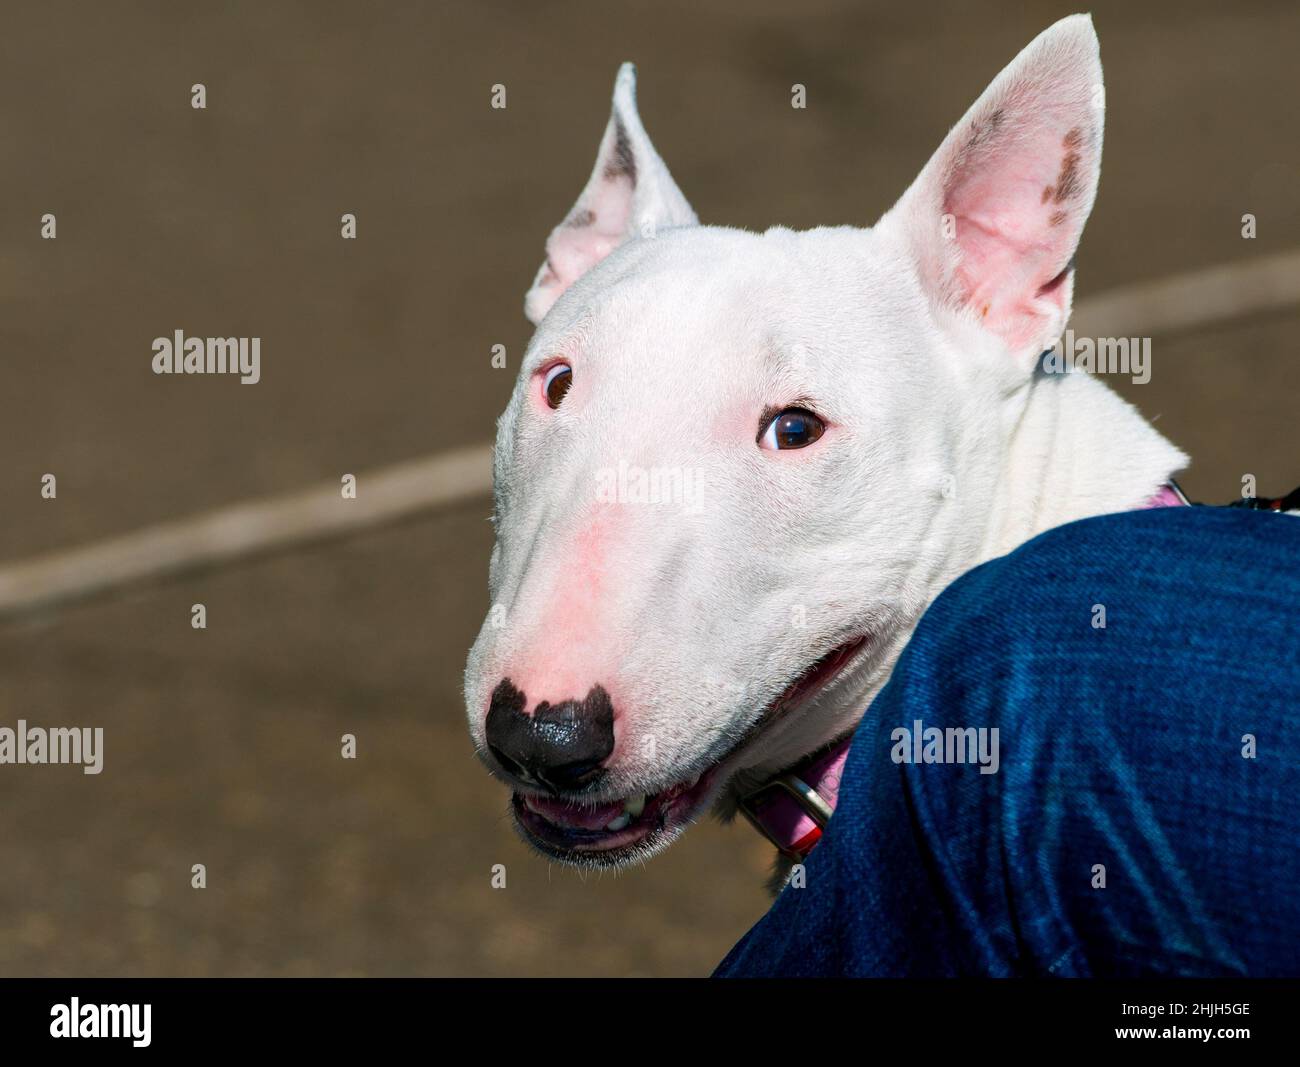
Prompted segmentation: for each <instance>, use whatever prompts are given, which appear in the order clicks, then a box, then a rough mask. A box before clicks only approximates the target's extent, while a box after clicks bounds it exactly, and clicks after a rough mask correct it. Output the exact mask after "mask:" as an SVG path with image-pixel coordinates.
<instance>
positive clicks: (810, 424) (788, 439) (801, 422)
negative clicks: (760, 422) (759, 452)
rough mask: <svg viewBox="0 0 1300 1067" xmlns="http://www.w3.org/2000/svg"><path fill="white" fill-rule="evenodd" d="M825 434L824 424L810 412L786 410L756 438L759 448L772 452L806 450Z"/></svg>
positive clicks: (797, 409) (775, 417) (776, 416)
mask: <svg viewBox="0 0 1300 1067" xmlns="http://www.w3.org/2000/svg"><path fill="white" fill-rule="evenodd" d="M825 432H826V424H825V423H824V422H822V420H821V419H819V418H818V417H817V416H816V415H814V414H813V413H812V412H811V411H805V410H804V409H803V408H786V409H785V410H784V411H783V412H781V413H780V414H779V415H775V416H773V417H772V420H771V421H770V422H769V423H768V424H767V426H765V427H764V428H763V430H762V432H761V433H760V434H759V436H758V444H759V447H761V448H770V449H771V450H772V451H773V452H776V451H779V450H781V449H786V448H806V447H807V446H808V445H810V444H812V443H813V442H814V441H816V440H817V439H818V438H819V437H821V435H822V434H823V433H825Z"/></svg>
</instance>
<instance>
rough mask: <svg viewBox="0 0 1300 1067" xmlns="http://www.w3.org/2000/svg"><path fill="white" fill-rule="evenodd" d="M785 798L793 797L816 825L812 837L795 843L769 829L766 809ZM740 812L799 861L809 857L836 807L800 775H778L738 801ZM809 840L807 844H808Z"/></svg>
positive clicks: (780, 850)
mask: <svg viewBox="0 0 1300 1067" xmlns="http://www.w3.org/2000/svg"><path fill="white" fill-rule="evenodd" d="M781 797H789V798H790V799H792V800H793V801H794V803H795V804H796V805H797V806H798V807H799V808H800V810H801V811H803V813H804V814H805V815H807V816H808V818H809V819H811V820H812V822H813V823H814V824H815V826H816V835H815V836H814V835H813V834H809V835H808V837H809V838H811V840H808V838H805V839H804V840H802V841H799V842H796V843H795V844H793V845H791V844H790V843H789V842H788V841H785V840H782V839H779V838H778V837H777V836H776V834H774V833H773V832H772V830H770V829H769V828H768V825H767V823H766V822H765V821H764V819H763V811H764V809H765V808H766V807H767V806H768V805H769V804H771V803H772V802H773V801H774V800H776V799H778V798H781ZM737 805H738V807H739V808H740V812H741V814H742V815H744V816H745V818H746V819H748V820H749V822H750V824H751V825H752V826H753V827H754V829H755V830H757V831H758V832H759V833H760V834H762V835H763V836H764V837H765V838H767V839H768V841H770V842H771V843H772V844H773V845H774V846H775V847H776V849H777V851H778V852H780V853H781V854H782V855H783V856H786V857H788V858H789V859H792V860H794V861H796V862H799V861H802V860H803V859H805V858H806V857H807V855H808V853H809V852H811V851H812V849H813V846H814V845H815V844H816V843H817V841H818V839H820V837H821V833H822V831H823V830H824V829H825V828H826V824H827V823H828V822H830V818H831V816H832V815H833V814H834V813H835V809H834V808H833V807H832V806H831V804H830V803H829V802H828V801H827V799H826V798H825V797H824V796H822V795H821V794H820V793H819V792H817V790H816V789H814V788H813V787H812V786H810V785H809V784H808V783H807V782H805V781H804V780H803V779H802V778H800V777H799V776H798V775H796V774H779V775H777V776H776V777H775V778H772V779H771V780H769V781H767V782H764V783H763V784H762V785H760V786H759V787H758V788H757V789H753V790H751V791H750V792H748V793H746V794H745V795H744V796H742V797H740V798H739V799H738V800H737ZM805 842H807V843H806V845H805Z"/></svg>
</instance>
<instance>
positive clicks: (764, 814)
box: [740, 481, 1188, 863]
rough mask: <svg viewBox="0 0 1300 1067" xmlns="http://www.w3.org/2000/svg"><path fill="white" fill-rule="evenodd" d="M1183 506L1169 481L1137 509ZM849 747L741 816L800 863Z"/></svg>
mask: <svg viewBox="0 0 1300 1067" xmlns="http://www.w3.org/2000/svg"><path fill="white" fill-rule="evenodd" d="M1187 503H1188V500H1187V498H1186V497H1185V496H1183V491H1182V490H1181V489H1179V488H1178V485H1177V484H1176V483H1175V482H1173V481H1171V482H1169V484H1168V485H1164V486H1161V488H1160V491H1159V492H1158V493H1156V495H1155V496H1153V497H1152V498H1151V499H1150V500H1148V501H1147V502H1146V503H1145V504H1143V505H1142V508H1141V509H1139V510H1143V509H1146V508H1177V507H1182V506H1184V505H1185V504H1187ZM852 744H853V735H852V734H849V735H848V736H847V737H842V738H840V740H838V741H836V742H834V743H832V744H831V745H830V746H829V747H828V748H824V749H822V750H820V751H819V752H817V753H814V754H813V755H812V756H810V757H808V758H807V759H805V760H801V761H800V762H799V763H796V764H795V765H794V766H793V767H791V768H790V769H789V770H787V771H784V772H782V773H781V774H778V775H776V777H774V778H771V779H769V780H768V781H766V782H764V783H763V784H762V785H760V786H759V787H758V788H757V789H754V790H752V791H751V792H749V793H746V794H745V795H744V796H743V797H741V798H740V811H741V813H742V814H743V815H744V816H745V817H746V818H747V819H749V821H750V822H751V823H753V824H754V828H755V829H756V830H758V832H759V833H760V834H762V835H763V836H764V837H766V838H767V839H768V840H769V841H771V842H772V844H774V845H775V846H776V847H777V849H778V851H780V853H781V854H782V855H783V856H786V857H788V858H789V859H792V860H794V861H795V862H796V863H798V862H801V861H802V860H804V859H806V858H807V856H808V853H810V852H811V851H812V850H813V849H814V848H816V847H817V842H819V841H820V840H821V836H822V831H823V830H824V829H825V827H826V824H827V823H828V822H829V821H830V818H831V816H832V815H833V814H834V813H835V803H836V801H837V800H838V799H839V795H840V779H841V777H842V776H843V774H844V764H845V763H846V762H847V761H848V758H849V748H850V746H851V745H852Z"/></svg>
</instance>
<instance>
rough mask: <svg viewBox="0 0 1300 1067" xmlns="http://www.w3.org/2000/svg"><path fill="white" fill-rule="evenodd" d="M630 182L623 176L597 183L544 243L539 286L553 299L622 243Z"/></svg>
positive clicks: (631, 191)
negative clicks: (593, 189)
mask: <svg viewBox="0 0 1300 1067" xmlns="http://www.w3.org/2000/svg"><path fill="white" fill-rule="evenodd" d="M632 194H633V186H632V180H631V178H630V177H629V176H627V175H626V174H619V175H617V176H614V177H610V178H606V179H605V180H604V181H602V182H600V183H599V184H598V185H597V186H596V189H595V191H594V193H593V194H592V196H591V198H590V200H589V201H588V202H587V203H584V204H583V205H582V206H581V207H580V208H579V209H578V210H577V211H575V212H574V214H573V215H572V216H571V217H570V218H569V220H568V221H566V222H565V223H564V224H563V225H562V226H560V227H559V228H558V229H556V230H555V231H553V232H552V233H551V236H550V237H549V238H548V239H547V241H546V266H547V274H546V276H545V277H543V279H542V282H541V287H542V288H544V289H547V290H548V291H550V293H551V295H552V299H558V298H559V296H560V294H561V293H563V292H564V291H565V290H566V289H568V288H569V286H571V285H572V284H573V283H574V282H576V281H577V280H578V279H579V278H581V277H582V276H583V275H584V274H586V273H587V271H589V270H590V269H591V268H592V267H594V266H595V265H596V264H597V263H599V262H600V261H601V260H602V259H604V258H605V257H606V256H607V255H609V254H610V253H611V252H612V251H614V249H615V248H617V247H618V246H619V245H620V244H622V243H623V241H624V239H625V238H626V237H627V224H628V219H629V218H630V217H631V214H632Z"/></svg>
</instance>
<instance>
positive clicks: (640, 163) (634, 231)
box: [524, 63, 699, 324]
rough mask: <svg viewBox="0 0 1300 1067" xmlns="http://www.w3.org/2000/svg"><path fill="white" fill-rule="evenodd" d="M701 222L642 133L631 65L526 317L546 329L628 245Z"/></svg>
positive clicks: (550, 245)
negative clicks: (575, 291)
mask: <svg viewBox="0 0 1300 1067" xmlns="http://www.w3.org/2000/svg"><path fill="white" fill-rule="evenodd" d="M698 221H699V220H698V219H697V218H696V217H695V212H694V211H692V210H691V205H690V204H688V203H687V202H686V197H684V196H683V195H682V192H681V190H680V189H678V188H677V185H676V183H675V182H674V181H673V179H672V175H671V174H669V173H668V168H667V166H665V165H664V161H663V160H662V159H660V158H659V153H658V152H656V151H655V147H654V145H652V144H651V143H650V138H649V136H648V135H647V134H646V132H645V127H644V126H642V125H641V117H640V116H639V115H638V114H637V111H636V68H635V67H634V66H632V64H631V63H624V64H623V65H622V66H621V67H620V68H619V70H618V77H617V78H616V79H615V80H614V106H613V108H612V110H611V111H610V116H609V125H608V126H606V127H605V136H604V137H603V138H602V139H601V142H600V151H599V152H598V153H597V154H596V166H595V168H594V169H593V170H592V172H591V178H590V180H589V181H588V182H587V187H586V188H585V189H583V190H582V195H581V196H579V197H578V202H577V203H576V204H574V205H573V210H572V211H570V212H569V214H568V216H567V217H566V218H565V220H564V221H563V222H562V223H560V225H558V226H557V227H555V229H554V230H552V231H551V236H550V237H549V238H547V240H546V261H545V262H544V263H543V264H542V266H541V269H540V270H539V271H538V272H537V277H536V278H535V279H534V280H533V287H532V288H531V289H530V290H528V295H527V296H526V297H525V298H524V312H525V314H527V316H528V318H529V319H530V320H531V321H532V322H533V323H534V324H536V323H539V322H541V321H542V318H543V317H544V316H545V315H546V313H547V312H548V311H549V310H550V309H551V305H552V304H554V303H555V301H556V300H558V299H559V298H560V295H561V294H562V293H563V292H564V290H566V289H567V288H568V287H569V286H570V285H572V284H573V283H574V282H576V281H577V280H578V279H579V278H581V277H582V275H583V274H585V273H586V272H587V271H588V270H590V269H591V268H592V267H594V266H595V265H596V264H597V263H599V262H600V261H601V260H602V259H604V258H605V257H606V256H607V255H609V254H610V252H612V251H613V250H614V249H615V248H617V247H618V246H619V245H621V244H622V243H623V242H624V241H627V240H630V239H632V238H635V237H653V236H654V234H655V232H656V231H658V230H661V229H665V228H667V227H670V226H694V225H695V224H696V223H697V222H698Z"/></svg>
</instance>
